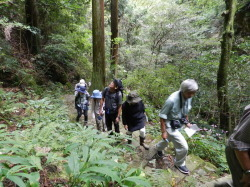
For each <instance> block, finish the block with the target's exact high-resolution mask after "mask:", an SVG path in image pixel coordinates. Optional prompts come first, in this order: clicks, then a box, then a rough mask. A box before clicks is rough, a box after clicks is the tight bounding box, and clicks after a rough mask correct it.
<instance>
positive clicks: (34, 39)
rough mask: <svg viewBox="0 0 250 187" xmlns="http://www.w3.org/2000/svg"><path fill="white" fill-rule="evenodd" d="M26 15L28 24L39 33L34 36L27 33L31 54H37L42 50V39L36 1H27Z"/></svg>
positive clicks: (29, 32)
mask: <svg viewBox="0 0 250 187" xmlns="http://www.w3.org/2000/svg"><path fill="white" fill-rule="evenodd" d="M25 13H26V15H25V16H26V24H27V25H29V26H30V27H32V29H36V31H37V33H36V34H34V33H32V32H31V31H29V30H27V31H26V33H25V37H26V41H27V44H28V48H29V51H30V53H32V54H37V53H38V52H39V50H40V39H39V35H40V33H39V32H38V31H39V30H38V10H37V3H36V0H25Z"/></svg>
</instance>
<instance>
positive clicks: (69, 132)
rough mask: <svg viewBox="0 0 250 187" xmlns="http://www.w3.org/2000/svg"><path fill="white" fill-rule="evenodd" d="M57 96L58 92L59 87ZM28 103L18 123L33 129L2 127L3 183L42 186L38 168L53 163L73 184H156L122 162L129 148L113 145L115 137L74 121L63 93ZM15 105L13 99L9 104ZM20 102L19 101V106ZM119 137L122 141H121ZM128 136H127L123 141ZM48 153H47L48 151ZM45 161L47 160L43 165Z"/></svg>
mask: <svg viewBox="0 0 250 187" xmlns="http://www.w3.org/2000/svg"><path fill="white" fill-rule="evenodd" d="M54 91H55V93H57V90H56V88H55V89H54ZM1 93H2V94H1V95H0V96H1V98H3V99H7V98H14V96H15V94H14V93H12V92H9V93H8V94H5V93H4V92H3V91H2V92H1ZM48 94H50V97H45V98H42V99H33V100H28V101H27V105H26V112H27V113H28V114H29V115H28V117H25V116H23V119H22V120H20V121H18V123H19V124H24V122H25V121H28V119H29V120H30V121H31V122H32V124H34V127H33V128H27V129H25V130H22V131H18V130H16V131H13V132H7V131H6V130H7V129H6V125H4V124H3V125H0V132H1V133H0V152H1V155H0V159H1V160H2V161H3V162H1V164H0V170H1V171H2V172H0V173H1V174H0V181H3V180H5V179H9V180H11V181H13V182H14V183H16V184H17V185H19V186H27V185H29V186H34V187H35V186H39V183H38V181H39V177H40V176H39V172H38V171H39V170H43V169H44V167H46V166H49V165H57V166H58V167H62V166H64V167H62V168H64V169H63V170H62V171H61V173H59V174H61V175H62V176H63V175H66V176H67V177H68V184H69V185H70V186H82V185H87V186H90V185H97V186H98V185H105V186H108V185H109V184H111V183H112V184H114V185H116V186H133V185H136V186H151V185H150V183H149V182H148V181H147V180H146V179H145V176H144V175H143V172H142V171H141V170H140V169H130V170H129V169H128V165H127V164H124V163H122V162H120V160H122V159H121V156H122V154H124V150H122V148H121V147H119V146H117V147H116V146H113V145H112V146H111V144H112V143H114V142H115V141H116V138H110V137H108V134H99V133H97V130H95V129H92V128H91V127H89V128H86V127H83V126H82V125H80V124H78V123H69V120H68V117H67V111H66V109H65V108H64V107H63V106H62V105H63V103H62V100H60V98H58V97H59V96H58V95H53V97H54V98H52V97H51V96H52V95H51V92H48ZM20 96H21V94H20ZM15 97H16V99H17V100H16V101H14V100H13V99H12V100H11V99H9V103H10V105H11V104H12V102H17V101H18V95H17V94H16V96H15ZM17 103H18V102H17ZM117 138H119V137H117ZM120 138H124V137H120ZM44 150H45V151H44ZM40 157H43V158H46V159H45V160H46V162H44V163H41V159H40Z"/></svg>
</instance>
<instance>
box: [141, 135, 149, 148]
mask: <svg viewBox="0 0 250 187" xmlns="http://www.w3.org/2000/svg"><path fill="white" fill-rule="evenodd" d="M144 140H145V138H143V137H140V145H141V146H142V147H144V149H146V150H149V146H148V145H147V144H145V143H144Z"/></svg>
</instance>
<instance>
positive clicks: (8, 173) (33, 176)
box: [0, 155, 42, 187]
mask: <svg viewBox="0 0 250 187" xmlns="http://www.w3.org/2000/svg"><path fill="white" fill-rule="evenodd" d="M0 159H1V163H0V181H3V180H4V179H9V180H11V181H13V182H14V183H15V184H17V185H18V186H21V187H26V186H27V185H30V186H32V187H37V186H39V178H40V176H39V173H38V172H30V171H31V170H33V171H34V170H40V169H42V167H41V163H40V158H38V157H35V156H30V157H27V158H24V157H19V156H7V155H0Z"/></svg>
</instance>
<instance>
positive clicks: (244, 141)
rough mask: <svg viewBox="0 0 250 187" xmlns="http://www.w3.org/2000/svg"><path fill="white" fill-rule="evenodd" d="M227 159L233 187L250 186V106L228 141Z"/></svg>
mask: <svg viewBox="0 0 250 187" xmlns="http://www.w3.org/2000/svg"><path fill="white" fill-rule="evenodd" d="M225 152H226V158H227V163H228V166H229V169H230V171H231V174H232V179H233V186H235V187H245V186H250V105H247V106H246V107H245V109H244V113H243V115H242V117H241V119H240V121H239V124H238V125H237V126H236V127H235V129H234V131H233V133H232V135H231V136H230V137H229V139H228V144H227V146H226V150H225Z"/></svg>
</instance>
